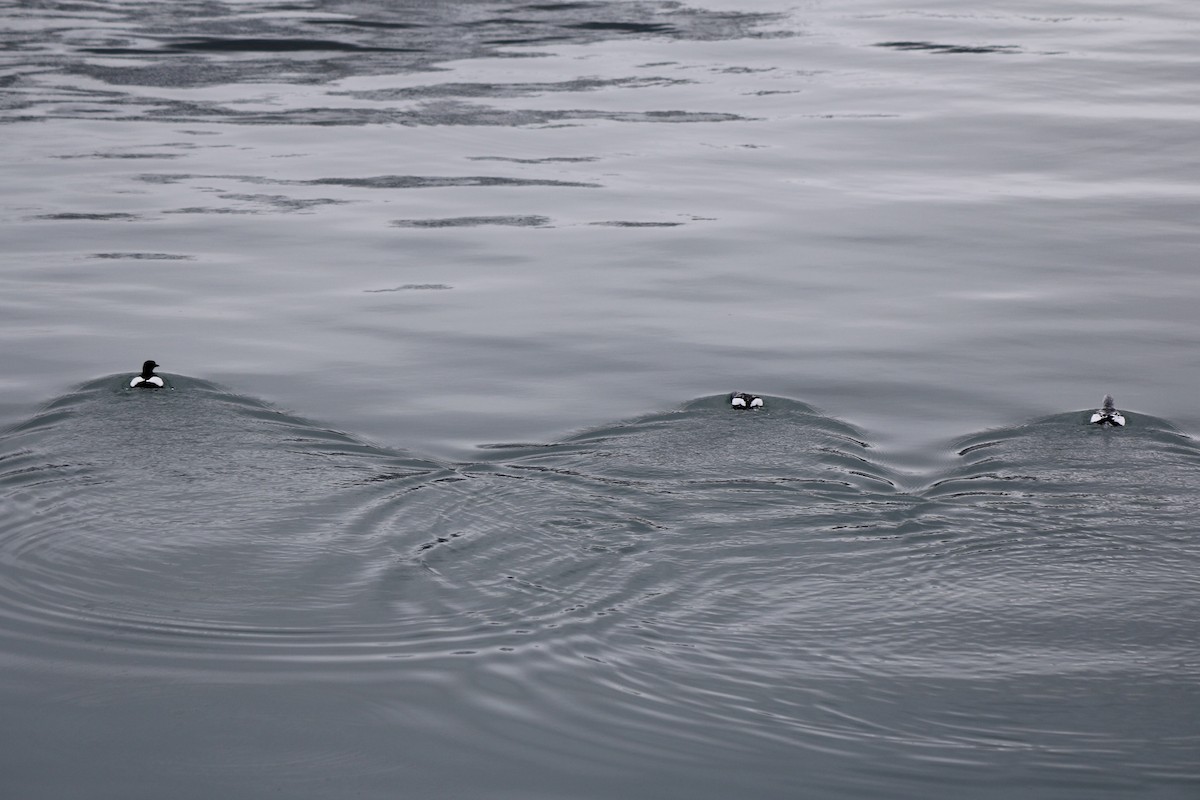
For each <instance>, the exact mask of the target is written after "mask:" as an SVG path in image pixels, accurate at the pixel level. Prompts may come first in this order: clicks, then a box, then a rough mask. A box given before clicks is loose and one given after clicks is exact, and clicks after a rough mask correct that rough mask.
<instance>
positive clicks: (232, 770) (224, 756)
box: [0, 375, 1200, 797]
mask: <svg viewBox="0 0 1200 800" xmlns="http://www.w3.org/2000/svg"><path fill="white" fill-rule="evenodd" d="M125 377H126V376H124V375H120V376H113V377H111V378H106V379H102V380H97V381H93V382H91V383H89V384H86V385H84V386H83V387H81V388H80V389H79V390H78V391H75V392H73V393H71V394H68V395H65V396H63V397H62V398H59V399H58V400H56V401H54V402H52V403H51V404H49V405H48V406H47V407H46V408H45V409H44V410H43V411H42V412H40V413H39V414H38V415H36V416H34V417H33V418H31V419H30V420H28V421H27V422H25V423H22V424H20V425H18V426H16V427H15V428H14V429H12V430H10V431H9V432H8V433H6V434H5V435H4V437H3V442H2V444H0V486H3V489H4V492H3V497H4V514H3V520H4V522H3V527H2V528H0V565H2V566H3V570H4V582H3V590H2V594H0V644H2V648H0V652H3V654H4V655H3V657H2V659H0V666H2V669H0V693H2V694H3V696H4V705H5V708H6V709H7V710H8V716H9V719H12V720H19V721H20V723H19V724H18V725H10V726H8V728H7V731H8V734H7V735H6V736H5V737H4V743H3V744H4V746H3V748H0V752H2V753H3V762H4V763H3V765H2V766H3V770H2V771H3V774H4V775H5V776H6V778H5V781H6V783H7V785H8V786H9V787H10V790H11V791H13V792H14V793H15V795H16V796H22V797H52V796H64V795H69V794H71V793H72V792H74V791H77V790H78V788H79V787H80V786H87V787H90V788H89V796H97V797H110V796H111V797H118V796H150V795H152V794H159V793H161V792H163V791H170V792H171V793H172V794H177V795H180V796H183V797H193V796H194V797H205V796H211V795H212V794H213V793H214V792H215V793H220V794H222V795H226V796H235V797H255V796H261V793H262V792H264V791H268V790H269V791H280V792H283V793H285V794H286V795H288V796H293V797H327V796H330V794H331V793H332V794H335V795H339V796H341V795H354V794H358V795H364V796H371V797H375V796H378V797H385V796H395V794H396V793H397V791H399V792H400V793H401V794H409V793H414V794H419V795H421V796H477V797H494V796H502V797H509V796H511V797H517V796H522V797H526V796H538V797H541V796H544V797H611V796H617V795H632V796H684V795H686V796H693V797H695V796H701V797H727V796H730V795H731V794H734V795H754V796H766V797H785V796H795V795H796V794H797V793H800V794H812V795H814V796H822V797H826V796H827V797H866V796H888V797H938V796H961V793H962V792H964V791H969V792H970V794H972V796H983V797H1008V796H1011V795H1012V792H1013V791H1015V790H1017V789H1018V788H1019V790H1020V791H1021V792H1022V793H1024V794H1029V795H1031V796H1036V797H1061V796H1084V795H1087V796H1099V797H1124V796H1129V795H1130V794H1131V793H1136V794H1138V795H1139V796H1143V795H1144V796H1161V797H1186V796H1189V795H1190V794H1191V793H1192V792H1193V791H1194V790H1195V788H1196V786H1197V785H1198V784H1200V772H1198V770H1197V763H1198V762H1197V761H1196V758H1195V756H1196V752H1197V747H1198V746H1200V728H1198V727H1197V723H1196V719H1197V717H1196V715H1195V713H1194V711H1195V708H1196V702H1197V701H1198V700H1200V691H1198V689H1197V687H1200V682H1198V681H1197V678H1198V677H1200V675H1198V672H1200V644H1198V642H1200V639H1198V634H1200V577H1198V576H1200V544H1198V543H1197V541H1196V538H1195V536H1194V530H1193V529H1194V523H1193V521H1194V520H1195V518H1196V513H1197V511H1198V509H1197V502H1198V500H1197V494H1196V492H1195V486H1196V485H1197V481H1198V479H1200V448H1197V447H1196V445H1195V443H1194V442H1193V441H1192V440H1191V439H1190V438H1188V437H1186V436H1183V435H1181V434H1180V433H1179V432H1178V431H1176V430H1175V429H1174V428H1172V426H1170V425H1169V424H1168V423H1166V422H1165V421H1163V420H1159V419H1155V418H1153V417H1147V416H1144V415H1132V414H1131V415H1129V417H1128V425H1127V427H1126V428H1124V429H1111V430H1110V429H1103V428H1099V427H1096V426H1092V425H1090V424H1089V423H1088V422H1087V416H1088V415H1087V412H1076V413H1070V414H1062V415H1057V416H1053V417H1048V418H1045V419H1042V420H1038V421H1035V422H1032V423H1030V424H1028V425H1025V426H1021V427H1018V428H1013V429H1009V430H993V431H988V432H985V433H982V434H980V435H978V436H975V437H971V438H970V439H967V440H963V441H960V442H957V443H955V444H954V445H953V446H954V447H955V448H957V451H958V452H959V455H957V456H953V466H952V467H951V468H950V469H949V470H948V471H947V473H946V474H945V475H940V476H932V478H931V479H930V480H928V481H927V482H926V483H925V485H924V486H922V487H921V488H919V489H913V490H908V491H904V490H902V489H900V488H898V486H897V481H898V479H899V478H902V477H904V476H898V475H897V474H896V473H894V472H893V471H892V470H891V469H889V468H888V467H887V466H885V465H882V464H880V463H878V461H877V458H876V456H874V455H873V453H872V450H873V449H872V448H871V447H870V446H869V443H867V442H865V441H863V440H862V439H861V438H860V437H861V436H862V434H861V433H860V432H859V431H857V430H855V429H854V428H852V427H850V426H848V425H846V424H845V423H842V422H839V421H836V420H834V419H831V418H829V417H827V416H824V415H822V414H820V413H817V412H816V411H814V410H813V409H812V408H811V407H809V406H807V405H804V404H802V403H798V402H795V401H790V400H786V399H783V398H774V397H772V398H768V399H767V400H768V405H767V407H766V408H765V409H763V410H757V411H752V412H737V411H733V410H731V409H729V408H728V406H727V404H726V400H725V398H724V397H723V396H714V397H706V398H700V399H698V400H696V401H693V402H691V403H688V404H686V405H684V406H682V407H681V408H679V409H677V410H674V411H671V412H666V413H661V414H654V415H650V416H647V417H642V418H638V419H634V420H631V421H628V422H623V423H614V424H610V425H607V426H604V427H601V428H598V429H595V430H592V431H588V432H584V433H581V434H579V435H576V436H573V437H570V438H569V439H566V440H564V441H562V442H559V443H554V444H542V445H533V444H513V445H496V446H492V447H488V448H485V449H484V450H481V451H480V454H481V458H479V459H478V460H476V461H474V462H470V463H456V464H451V463H440V462H437V461H434V460H428V459H423V458H420V457H416V456H414V455H411V454H408V453H401V452H392V451H388V450H384V449H381V448H378V447H374V446H371V445H368V444H364V443H362V442H359V441H356V440H355V439H353V438H352V437H349V436H347V435H345V434H342V433H337V432H334V431H329V430H326V429H323V428H322V427H320V426H316V425H314V424H312V423H309V422H306V421H304V420H301V419H299V418H296V417H294V416H291V415H288V414H286V413H283V412H280V411H277V410H274V409H272V408H270V407H268V406H265V405H263V404H262V403H260V402H257V401H254V400H250V399H247V398H244V397H240V396H237V395H235V394H232V393H229V392H228V391H226V390H224V389H221V388H220V387H217V386H215V385H213V384H210V383H207V382H203V381H198V380H193V379H187V378H180V377H175V376H172V384H173V388H170V389H164V390H158V391H141V390H130V389H127V388H124V383H125ZM907 479H908V480H909V481H910V482H911V481H913V480H914V476H912V475H909V476H907ZM398 785H399V786H400V787H402V788H401V789H399V790H398V789H397V786H398Z"/></svg>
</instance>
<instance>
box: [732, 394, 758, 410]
mask: <svg viewBox="0 0 1200 800" xmlns="http://www.w3.org/2000/svg"><path fill="white" fill-rule="evenodd" d="M729 405H731V406H733V407H734V408H738V409H742V410H745V409H747V408H762V405H763V401H762V398H761V397H759V396H758V395H756V394H750V393H749V392H734V393H733V394H731V395H729Z"/></svg>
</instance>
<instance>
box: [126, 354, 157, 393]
mask: <svg viewBox="0 0 1200 800" xmlns="http://www.w3.org/2000/svg"><path fill="white" fill-rule="evenodd" d="M157 366H158V364H155V363H154V362H153V361H147V362H146V363H145V364H142V374H141V375H134V376H133V379H132V380H130V381H129V388H130V389H161V388H162V387H163V386H165V385H166V382H165V381H163V379H162V378H160V377H159V376H157V375H155V374H154V368H155V367H157Z"/></svg>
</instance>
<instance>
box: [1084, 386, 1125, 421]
mask: <svg viewBox="0 0 1200 800" xmlns="http://www.w3.org/2000/svg"><path fill="white" fill-rule="evenodd" d="M1092 422H1093V423H1094V424H1096V425H1103V426H1106V427H1107V426H1110V425H1111V426H1113V427H1116V428H1123V427H1125V415H1124V414H1122V413H1121V412H1120V411H1117V409H1116V407H1114V406H1113V399H1112V395H1111V394H1106V395H1104V405H1103V406H1101V407H1100V408H1099V409H1098V410H1097V411H1096V412H1095V413H1093V414H1092Z"/></svg>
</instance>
